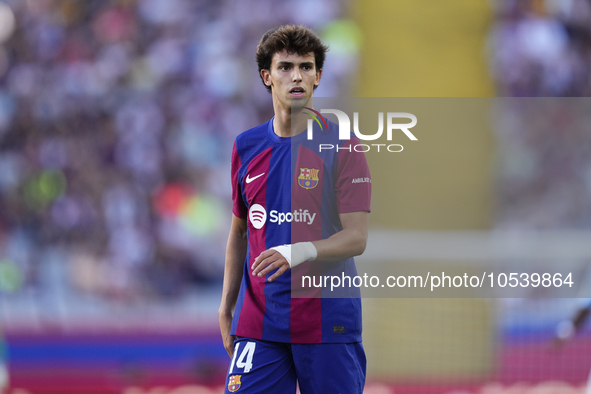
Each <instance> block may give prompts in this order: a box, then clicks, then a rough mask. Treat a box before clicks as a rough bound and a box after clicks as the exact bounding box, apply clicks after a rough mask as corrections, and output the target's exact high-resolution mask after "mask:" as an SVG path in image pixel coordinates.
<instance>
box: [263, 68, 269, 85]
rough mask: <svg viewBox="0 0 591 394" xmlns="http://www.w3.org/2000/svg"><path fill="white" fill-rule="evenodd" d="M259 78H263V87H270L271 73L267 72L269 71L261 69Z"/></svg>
mask: <svg viewBox="0 0 591 394" xmlns="http://www.w3.org/2000/svg"><path fill="white" fill-rule="evenodd" d="M261 78H263V82H264V84H265V85H267V86H271V73H270V72H269V70H265V69H262V70H261Z"/></svg>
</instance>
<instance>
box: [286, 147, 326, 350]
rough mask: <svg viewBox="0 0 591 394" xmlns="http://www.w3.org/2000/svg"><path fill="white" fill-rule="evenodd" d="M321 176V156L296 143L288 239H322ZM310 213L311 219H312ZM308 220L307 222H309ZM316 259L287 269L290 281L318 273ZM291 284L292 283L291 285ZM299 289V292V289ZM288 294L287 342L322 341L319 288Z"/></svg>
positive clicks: (299, 240) (292, 240)
mask: <svg viewBox="0 0 591 394" xmlns="http://www.w3.org/2000/svg"><path fill="white" fill-rule="evenodd" d="M323 180H324V160H323V159H322V158H320V157H319V156H318V155H316V154H315V153H314V152H313V151H312V150H310V149H308V148H306V147H304V146H300V147H299V150H298V157H297V160H296V167H295V176H294V182H293V185H292V193H291V194H292V200H291V206H292V210H293V212H294V213H296V212H297V213H298V216H299V219H300V220H299V221H295V220H294V221H292V223H291V242H292V243H296V242H305V241H316V240H319V239H322V219H321V216H320V211H318V212H316V210H317V209H318V210H319V209H321V207H322V185H323ZM312 217H314V220H313V221H312ZM310 222H311V223H310ZM320 264H321V263H320V262H316V261H313V262H307V263H303V264H300V265H299V266H297V267H295V268H294V269H293V270H292V272H291V280H292V284H300V283H302V282H301V280H302V276H303V275H311V276H316V275H320V274H321V272H322V270H321V266H320ZM292 287H293V286H292ZM302 292H303V293H302ZM301 296H305V297H310V298H292V299H291V308H290V318H291V342H292V343H321V342H322V299H321V298H320V289H319V288H315V287H312V288H306V289H301V288H298V297H301Z"/></svg>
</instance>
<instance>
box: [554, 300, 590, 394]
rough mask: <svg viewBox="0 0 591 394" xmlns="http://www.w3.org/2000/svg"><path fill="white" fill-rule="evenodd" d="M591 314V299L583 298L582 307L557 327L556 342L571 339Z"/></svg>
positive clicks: (588, 391)
mask: <svg viewBox="0 0 591 394" xmlns="http://www.w3.org/2000/svg"><path fill="white" fill-rule="evenodd" d="M590 315H591V299H583V300H582V302H581V307H580V308H579V309H578V310H577V312H576V313H575V314H574V316H573V317H572V318H571V319H568V320H564V321H562V322H560V323H559V324H558V326H557V327H556V333H555V336H554V342H555V344H556V345H558V346H561V345H563V344H564V343H565V342H566V341H568V340H570V339H571V338H572V337H573V336H574V335H575V334H576V333H577V332H579V331H580V330H581V328H582V327H583V325H584V324H585V322H586V321H587V319H588V318H589V316H590ZM585 394H591V372H590V373H589V378H588V379H587V389H586V391H585Z"/></svg>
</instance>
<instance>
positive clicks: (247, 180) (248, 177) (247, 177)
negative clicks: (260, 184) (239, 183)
mask: <svg viewBox="0 0 591 394" xmlns="http://www.w3.org/2000/svg"><path fill="white" fill-rule="evenodd" d="M263 175H265V173H264V172H263V173H262V174H259V175H257V176H255V177H252V178H250V175H246V183H250V182H252V181H254V180H255V179H257V178H260V177H262V176H263Z"/></svg>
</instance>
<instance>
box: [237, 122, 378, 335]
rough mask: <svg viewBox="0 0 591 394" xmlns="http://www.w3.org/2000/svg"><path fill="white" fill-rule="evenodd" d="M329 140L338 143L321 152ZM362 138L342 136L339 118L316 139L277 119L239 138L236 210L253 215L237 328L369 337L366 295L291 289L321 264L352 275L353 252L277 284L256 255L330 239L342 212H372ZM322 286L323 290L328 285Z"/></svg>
mask: <svg viewBox="0 0 591 394" xmlns="http://www.w3.org/2000/svg"><path fill="white" fill-rule="evenodd" d="M321 143H322V144H325V145H324V146H329V145H332V146H333V149H323V150H322V151H320V152H319V144H321ZM358 143H359V140H358V139H357V137H355V136H352V137H351V139H349V140H342V141H341V140H339V139H338V126H337V125H336V124H335V123H332V122H328V130H320V129H319V128H315V129H314V139H313V140H308V139H307V133H306V132H303V133H300V134H298V135H296V136H294V137H279V136H277V135H276V134H275V132H274V131H273V119H271V120H270V121H268V122H267V123H264V124H262V125H260V126H258V127H255V128H253V129H250V130H248V131H245V132H244V133H242V134H240V135H239V136H238V137H237V138H236V141H235V143H234V148H233V152H232V199H233V210H232V211H233V213H234V215H236V216H237V217H239V218H243V219H246V221H247V237H248V248H247V253H246V259H245V263H244V274H243V278H242V283H241V286H240V292H239V295H238V301H237V304H236V309H235V311H234V318H233V322H232V334H233V335H238V336H243V337H249V338H254V339H262V340H268V341H276V342H289V343H347V342H349V343H350V342H360V341H361V300H360V298H359V297H358V296H356V297H349V298H321V297H319V296H314V297H311V298H292V296H291V288H292V284H291V280H292V277H294V276H296V275H300V276H301V275H303V274H306V273H308V274H309V273H310V272H318V270H317V269H316V270H315V268H318V267H320V265H321V264H329V265H330V267H341V268H343V267H344V272H346V273H347V275H351V276H354V275H357V271H356V269H355V263H354V261H353V258H349V259H346V260H343V261H340V262H336V263H334V262H333V263H322V262H319V261H313V262H305V263H303V264H301V265H299V266H298V267H296V268H295V269H293V270H288V271H287V272H285V273H284V274H283V275H281V276H280V277H279V278H277V279H275V280H274V281H273V282H271V283H269V282H267V281H266V278H264V277H263V278H258V277H255V276H253V275H252V271H251V270H250V267H251V266H252V263H253V262H254V260H255V259H256V258H257V257H258V256H259V255H260V254H261V253H262V252H263V251H265V250H267V249H269V248H271V247H273V246H277V245H283V244H292V243H296V242H301V241H316V240H320V239H325V238H328V237H330V236H331V235H333V234H335V233H337V232H338V231H340V230H342V225H341V222H340V218H339V214H343V213H350V212H359V211H368V212H369V211H370V198H371V177H370V173H369V168H368V165H367V161H366V159H365V155H364V154H363V153H362V152H356V151H355V149H351V147H353V146H355V145H357V144H358ZM337 146H338V147H339V149H338V150H337V149H336V147H337ZM341 271H343V270H342V269H341ZM341 271H338V272H341ZM270 275H272V273H270V274H268V275H267V277H268V276H270ZM357 290H358V289H357ZM317 291H318V293H317V294H316V295H319V294H320V293H319V292H320V291H325V290H320V289H317ZM356 294H358V293H356Z"/></svg>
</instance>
